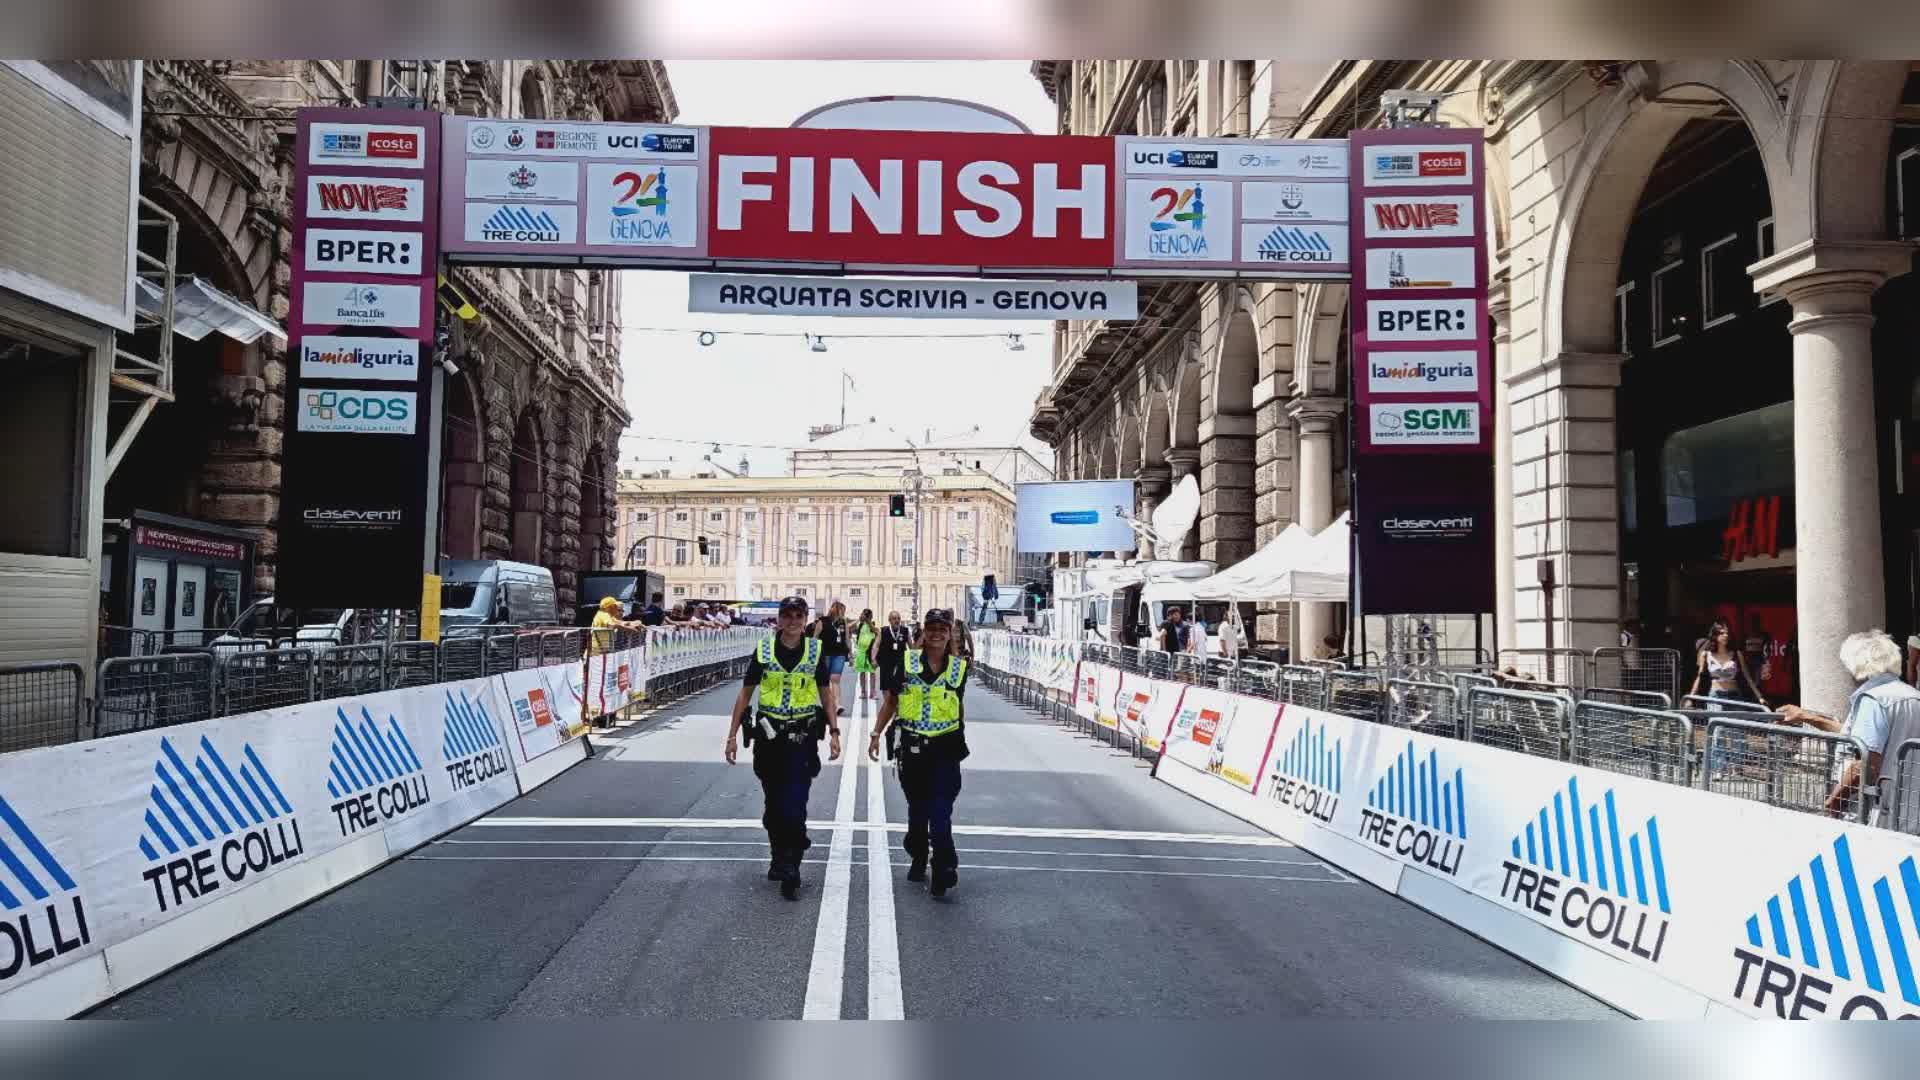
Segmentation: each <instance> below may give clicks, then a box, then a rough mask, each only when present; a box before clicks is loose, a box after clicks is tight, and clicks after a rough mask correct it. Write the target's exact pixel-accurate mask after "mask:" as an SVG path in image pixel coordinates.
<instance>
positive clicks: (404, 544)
mask: <svg viewBox="0 0 1920 1080" xmlns="http://www.w3.org/2000/svg"><path fill="white" fill-rule="evenodd" d="M439 146H440V124H439V121H438V118H437V117H435V116H434V115H433V114H431V113H423V112H418V111H413V110H403V109H389V110H380V109H302V110H300V111H299V114H298V118H297V134H296V147H295V155H296V156H295V161H294V184H293V189H292V192H293V201H294V205H293V243H292V246H291V248H290V251H291V253H292V254H291V261H292V283H291V285H292V287H291V289H290V294H291V298H292V299H291V304H290V310H289V314H288V322H289V326H290V330H291V339H290V341H289V343H288V347H289V363H288V365H287V388H286V398H285V400H286V414H287V424H286V437H285V443H284V448H283V451H282V473H281V484H280V486H281V496H280V564H279V566H280V569H279V578H278V585H277V586H276V588H277V590H278V592H277V595H278V596H279V598H280V600H281V601H282V602H284V603H287V604H290V605H293V606H296V607H328V608H341V607H365V608H411V607H413V606H414V605H415V604H416V603H417V602H418V599H419V595H420V574H421V564H422V560H423V552H424V549H425V546H426V527H427V520H426V518H427V498H426V492H427V488H428V476H427V470H428V454H429V442H430V439H429V436H430V434H431V432H432V431H433V424H434V423H435V422H436V418H435V417H434V416H432V415H431V403H432V400H433V397H432V387H433V378H432V371H433V342H434V303H435V301H434V296H435V292H436V276H437V274H438V271H439V250H440V249H439V242H440V233H439V219H440V215H439V213H438V208H439V201H440V175H439Z"/></svg>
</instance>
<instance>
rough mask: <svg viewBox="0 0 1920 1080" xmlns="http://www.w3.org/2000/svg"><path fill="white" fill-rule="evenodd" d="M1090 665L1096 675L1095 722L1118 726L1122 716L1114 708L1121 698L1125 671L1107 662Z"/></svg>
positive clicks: (1103, 725)
mask: <svg viewBox="0 0 1920 1080" xmlns="http://www.w3.org/2000/svg"><path fill="white" fill-rule="evenodd" d="M1090 666H1091V667H1092V668H1093V676H1094V691H1093V703H1094V707H1093V722H1094V723H1096V724H1099V725H1100V726H1101V727H1104V728H1110V727H1118V726H1119V723H1120V717H1119V715H1118V714H1117V713H1116V712H1115V711H1114V710H1115V707H1116V705H1115V703H1116V702H1117V701H1118V700H1119V698H1120V678H1121V676H1122V675H1123V674H1125V673H1124V672H1122V671H1121V670H1120V669H1119V668H1117V667H1108V666H1107V665H1105V664H1093V665H1090ZM1081 670H1082V671H1085V670H1086V668H1085V667H1082V668H1081Z"/></svg>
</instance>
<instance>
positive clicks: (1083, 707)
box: [1073, 664, 1107, 720]
mask: <svg viewBox="0 0 1920 1080" xmlns="http://www.w3.org/2000/svg"><path fill="white" fill-rule="evenodd" d="M1105 670H1107V669H1106V666H1105V665H1103V664H1081V665H1080V667H1079V671H1078V674H1077V675H1076V676H1075V678H1074V681H1073V714H1074V715H1075V716H1078V717H1079V718H1080V719H1082V720H1093V719H1095V718H1097V717H1098V716H1099V715H1100V680H1101V672H1103V671H1105Z"/></svg>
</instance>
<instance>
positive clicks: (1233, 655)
mask: <svg viewBox="0 0 1920 1080" xmlns="http://www.w3.org/2000/svg"><path fill="white" fill-rule="evenodd" d="M1240 649H1241V643H1240V613H1239V612H1238V611H1237V610H1234V609H1231V608H1230V609H1228V611H1227V617H1226V618H1224V619H1222V620H1220V655H1221V656H1224V657H1226V658H1227V659H1228V660H1238V659H1240Z"/></svg>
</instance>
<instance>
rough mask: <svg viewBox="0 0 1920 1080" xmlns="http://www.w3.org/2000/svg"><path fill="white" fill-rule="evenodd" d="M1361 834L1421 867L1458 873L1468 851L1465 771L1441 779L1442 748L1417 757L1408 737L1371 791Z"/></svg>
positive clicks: (1368, 793)
mask: <svg viewBox="0 0 1920 1080" xmlns="http://www.w3.org/2000/svg"><path fill="white" fill-rule="evenodd" d="M1359 837H1360V839H1361V840H1362V841H1371V842H1373V843H1375V844H1378V845H1379V846H1380V849H1381V850H1383V851H1391V852H1393V853H1394V854H1395V855H1398V856H1400V857H1401V858H1403V859H1407V860H1409V861H1410V862H1413V863H1414V864H1416V865H1418V866H1425V867H1428V868H1429V869H1432V870H1437V871H1439V872H1440V873H1442V874H1445V875H1447V876H1448V877H1454V876H1456V875H1458V874H1459V873H1460V859H1461V857H1462V856H1464V855H1465V854H1466V851H1467V848H1466V839H1467V781H1466V776H1465V774H1464V773H1463V772H1462V770H1460V769H1458V768H1456V769H1454V770H1453V776H1452V778H1450V779H1442V778H1441V773H1440V755H1439V753H1438V752H1437V751H1434V750H1428V751H1427V756H1426V757H1425V758H1420V757H1417V756H1416V755H1415V753H1414V747H1413V740H1412V739H1408V740H1407V749H1406V752H1405V753H1403V754H1401V755H1400V756H1399V757H1397V758H1395V759H1393V764H1392V765H1389V766H1387V771H1386V772H1384V773H1382V774H1381V775H1380V779H1379V780H1378V781H1376V782H1375V783H1374V785H1373V790H1372V791H1369V792H1367V805H1366V808H1365V809H1363V810H1361V811H1360V832H1359Z"/></svg>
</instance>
